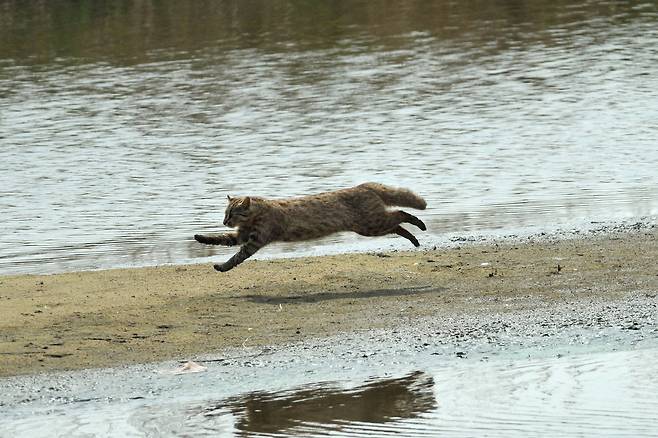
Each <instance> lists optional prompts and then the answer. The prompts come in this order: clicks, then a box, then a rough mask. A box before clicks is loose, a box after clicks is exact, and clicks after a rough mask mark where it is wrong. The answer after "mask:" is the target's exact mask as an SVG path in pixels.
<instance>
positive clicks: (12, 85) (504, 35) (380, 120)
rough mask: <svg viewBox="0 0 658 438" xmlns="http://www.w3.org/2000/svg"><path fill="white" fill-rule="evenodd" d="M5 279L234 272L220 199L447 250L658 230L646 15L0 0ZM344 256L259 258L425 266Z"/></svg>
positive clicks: (652, 8)
mask: <svg viewBox="0 0 658 438" xmlns="http://www.w3.org/2000/svg"><path fill="white" fill-rule="evenodd" d="M0 40H2V41H3V44H2V45H0V211H1V212H2V220H1V224H0V226H1V227H2V239H0V274H8V273H22V272H28V273H42V272H56V271H62V270H75V269H93V268H99V267H101V268H104V267H113V266H132V265H145V264H160V263H183V262H194V261H202V260H203V261H206V260H208V258H207V257H209V256H211V255H215V259H222V258H225V257H226V256H227V255H228V254H229V251H228V250H221V249H220V250H215V249H212V250H211V249H208V248H206V247H202V246H200V245H197V244H196V243H195V242H193V241H192V240H191V236H192V235H193V234H194V233H196V232H203V231H216V230H218V229H220V228H221V227H220V226H219V225H220V224H221V218H222V211H223V208H224V204H225V195H226V194H234V195H239V194H257V195H261V196H269V197H283V196H292V195H302V194H309V193H314V192H318V191H324V190H328V189H335V188H342V187H347V186H351V185H353V184H356V183H360V182H363V181H367V180H374V181H380V182H383V183H387V184H393V185H399V186H406V187H409V188H412V189H414V190H415V191H417V192H418V193H420V194H422V195H423V196H424V197H425V198H426V199H427V201H428V204H429V208H428V210H427V211H426V212H423V213H422V214H421V215H420V216H422V218H423V219H424V220H425V222H426V223H427V224H428V226H429V233H420V232H419V233H418V234H419V238H420V240H421V242H422V243H424V244H426V245H427V244H432V243H433V242H436V241H440V240H441V238H442V237H444V236H445V235H446V234H449V233H468V232H481V231H483V230H485V231H486V230H501V229H502V230H515V229H518V228H520V227H539V228H543V229H555V228H556V227H560V226H563V225H565V224H571V223H574V222H580V221H593V220H596V221H598V220H617V219H626V218H636V217H641V216H647V215H655V214H657V213H658V201H657V200H658V189H656V187H658V173H656V171H655V169H656V166H657V165H658V143H657V141H656V138H658V124H656V122H655V121H656V120H658V91H657V90H658V75H656V74H655V73H656V60H657V59H658V5H657V4H656V3H655V2H642V1H631V2H617V1H601V2H581V1H578V2H572V1H563V0H558V1H553V2H530V3H528V2H521V3H519V2H488V1H476V2H467V3H464V2H457V1H436V2H415V1H408V0H403V1H397V2H362V1H334V2H329V3H322V2H321V3H316V2H310V3H304V2H302V3H299V2H287V1H279V0H275V1H256V0H249V1H244V0H240V1H226V2H195V1H177V2H171V3H162V2H156V1H142V2H134V3H133V2H118V3H117V2H112V3H99V2H94V1H91V0H86V1H79V2H75V3H61V2H38V1H24V2H15V1H6V0H5V1H0ZM365 242H367V243H364V240H363V239H355V238H354V237H353V236H352V235H339V236H334V237H331V238H329V239H326V240H324V241H322V242H313V243H309V244H305V245H294V246H290V245H288V246H284V245H279V246H274V247H272V248H270V249H267V250H265V251H264V253H263V254H264V255H265V256H267V255H277V254H281V253H288V254H301V253H304V252H306V253H309V252H310V253H318V254H321V253H323V252H324V251H326V248H334V250H336V251H350V250H354V249H357V248H360V247H363V246H362V245H365V247H368V248H370V247H372V248H375V247H377V248H388V247H391V246H394V247H396V248H407V247H409V248H411V246H409V245H408V242H406V241H402V239H399V238H397V237H395V238H379V239H373V240H369V241H365Z"/></svg>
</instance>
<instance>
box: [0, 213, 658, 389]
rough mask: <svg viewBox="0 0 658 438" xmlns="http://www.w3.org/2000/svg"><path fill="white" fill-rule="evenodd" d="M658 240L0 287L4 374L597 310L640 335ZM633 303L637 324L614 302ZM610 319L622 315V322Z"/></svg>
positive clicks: (650, 310) (125, 274)
mask: <svg viewBox="0 0 658 438" xmlns="http://www.w3.org/2000/svg"><path fill="white" fill-rule="evenodd" d="M583 234H584V233H583ZM657 236H658V229H656V228H655V226H654V225H643V226H637V227H628V228H625V229H623V230H621V231H620V230H605V231H604V232H600V233H590V234H588V235H587V236H582V237H574V236H569V238H564V236H562V237H555V236H554V237H546V236H543V237H542V236H536V237H531V238H528V239H524V240H523V242H513V241H502V242H493V241H490V242H484V243H469V242H464V244H463V245H462V246H460V247H457V248H451V249H437V250H432V251H414V252H395V253H385V254H348V255H339V256H325V257H312V258H299V259H280V260H269V261H247V262H245V263H244V264H243V265H241V266H240V267H238V268H236V269H234V270H232V271H230V272H228V273H223V274H221V273H216V272H215V271H214V270H213V269H212V265H211V264H204V265H187V266H163V267H153V268H139V269H117V270H108V271H95V272H76V273H65V274H57V275H44V276H34V275H21V276H4V277H0V316H1V318H0V365H1V366H0V376H9V375H18V374H31V373H36V372H41V371H53V370H68V369H80V368H90V367H101V366H111V365H119V364H131V363H142V362H151V361H160V360H166V359H188V358H190V357H193V356H194V355H198V354H201V353H211V352H219V351H221V350H222V349H224V348H227V347H239V346H257V345H274V344H281V343H287V342H295V341H300V340H304V339H313V338H319V337H325V336H328V335H333V334H337V333H342V332H357V331H360V330H365V329H373V328H374V329H376V328H389V327H396V326H399V325H401V324H409V321H414V320H415V319H418V320H421V319H422V318H425V317H433V318H435V317H439V318H440V317H442V316H445V319H446V320H448V319H450V318H452V316H454V315H456V314H459V315H462V317H463V315H472V318H469V319H470V321H469V324H470V325H471V326H472V325H473V324H475V325H477V324H476V323H474V321H475V322H477V318H479V316H478V315H483V314H486V315H488V319H489V320H491V317H492V315H494V319H495V315H498V314H500V315H506V314H510V313H514V312H523V313H524V314H526V315H528V314H529V315H532V314H533V313H532V312H535V311H536V312H537V314H543V315H549V314H551V312H564V309H567V308H572V309H573V308H581V309H584V310H585V311H587V309H588V308H593V307H592V306H594V305H596V306H595V307H596V309H597V312H598V313H597V315H589V316H586V317H585V319H586V320H587V321H589V322H588V324H617V325H618V324H626V325H628V329H629V330H634V329H636V328H639V327H641V326H642V324H644V323H646V322H647V321H648V322H649V323H651V324H656V323H657V322H658V321H656V318H658V311H657V309H656V303H658V300H657V299H656V294H657V293H658V264H657V263H656V260H658V240H657ZM637 297H642V299H643V300H644V301H642V304H641V306H640V307H639V308H640V309H643V310H642V311H641V312H639V313H638V312H637V311H636V310H634V311H633V312H628V314H623V313H624V312H621V313H622V314H619V310H618V309H620V308H622V309H623V308H624V307H623V306H621V307H620V306H607V305H606V304H605V303H623V302H624V301H625V300H636V301H637ZM629 308H630V307H629ZM606 309H617V310H614V311H615V312H617V313H616V314H615V315H614V318H611V317H608V316H610V315H607V316H606V314H605V313H606ZM633 309H636V307H633ZM608 311H609V312H612V311H613V310H608ZM581 313H582V312H581ZM567 323H568V321H567ZM456 329H458V327H457V328H456V327H453V326H451V324H445V325H444V326H443V328H440V329H437V330H444V331H446V333H444V334H443V335H447V336H450V335H451V333H453V331H454V330H456Z"/></svg>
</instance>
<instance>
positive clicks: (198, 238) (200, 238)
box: [194, 234, 209, 243]
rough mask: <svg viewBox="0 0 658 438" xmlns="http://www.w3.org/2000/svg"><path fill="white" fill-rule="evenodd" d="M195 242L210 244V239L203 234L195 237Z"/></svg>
mask: <svg viewBox="0 0 658 438" xmlns="http://www.w3.org/2000/svg"><path fill="white" fill-rule="evenodd" d="M194 240H196V241H197V242H199V243H209V241H208V238H207V237H206V236H203V235H201V234H195V235H194Z"/></svg>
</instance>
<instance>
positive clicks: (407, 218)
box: [398, 210, 427, 231]
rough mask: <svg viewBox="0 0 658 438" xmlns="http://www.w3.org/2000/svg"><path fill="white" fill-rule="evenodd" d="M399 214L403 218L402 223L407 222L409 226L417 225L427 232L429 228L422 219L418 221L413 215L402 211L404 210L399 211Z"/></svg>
mask: <svg viewBox="0 0 658 438" xmlns="http://www.w3.org/2000/svg"><path fill="white" fill-rule="evenodd" d="M398 213H399V214H400V216H401V217H402V222H406V223H408V224H411V225H415V226H417V227H418V228H420V229H421V230H423V231H425V230H427V227H426V226H425V223H424V222H423V221H421V220H420V219H418V218H417V217H416V216H414V215H413V214H409V213H407V212H406V211H402V210H399V212H398Z"/></svg>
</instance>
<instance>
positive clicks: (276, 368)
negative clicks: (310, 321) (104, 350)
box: [0, 325, 658, 438]
mask: <svg viewBox="0 0 658 438" xmlns="http://www.w3.org/2000/svg"><path fill="white" fill-rule="evenodd" d="M642 330H643V331H644V330H646V333H645V335H646V338H645V339H644V340H640V339H639V338H640V337H638V336H637V334H638V333H639V332H638V331H631V332H629V331H626V332H624V330H619V329H606V330H598V331H582V330H580V331H578V330H570V329H562V330H561V331H560V333H559V334H557V335H556V336H554V337H551V338H539V339H538V340H534V341H530V342H527V340H526V342H524V343H523V346H519V344H518V343H517V342H518V339H517V340H515V341H514V342H513V344H516V348H509V347H510V346H509V345H508V346H504V347H503V348H497V347H495V346H492V345H491V344H483V345H480V346H479V347H477V348H475V349H473V348H469V349H462V348H463V347H464V346H460V347H458V348H459V349H458V350H454V347H452V346H448V347H445V348H439V347H437V346H436V345H433V346H431V347H421V348H420V349H419V348H418V347H419V346H420V343H419V342H418V341H415V343H414V340H413V339H414V338H417V336H412V337H411V338H409V339H407V341H409V342H405V343H400V342H394V343H390V342H387V341H386V340H385V339H383V340H382V339H380V341H381V342H379V343H377V344H369V343H367V342H364V338H366V339H367V338H369V336H368V334H365V336H364V337H360V338H354V339H349V338H346V337H340V338H338V339H330V340H328V341H327V342H322V341H320V342H318V341H313V342H309V343H306V344H304V345H299V346H295V345H289V346H285V347H284V348H279V349H278V350H276V351H269V352H266V351H262V352H260V353H257V352H255V351H253V349H245V350H244V351H235V352H232V353H231V352H227V353H224V354H222V355H221V356H219V358H214V359H209V360H206V361H204V362H203V363H204V364H205V365H206V366H207V367H208V369H207V371H206V372H202V373H198V374H189V375H171V374H170V373H169V372H168V371H169V370H171V369H174V367H175V366H176V365H177V364H175V363H167V364H148V365H141V366H134V367H128V368H123V369H121V368H119V369H106V370H85V371H78V372H72V373H62V374H53V375H41V376H25V377H16V378H10V379H3V381H0V384H2V385H3V387H4V388H5V389H4V390H3V392H2V393H0V408H1V409H0V419H1V420H2V427H1V428H0V437H3V438H4V437H7V438H9V437H14V436H30V437H35V438H36V437H54V436H56V437H60V436H61V437H89V436H104V437H133V436H135V437H161V436H167V437H169V436H171V437H181V436H199V437H206V436H207V437H288V436H299V437H320V436H340V437H385V436H400V437H424V436H426V437H437V436H442V437H443V436H445V437H473V436H488V437H501V438H502V437H519V438H520V437H523V438H525V437H545V436H578V437H601V436H606V437H608V436H610V437H612V436H614V437H633V438H644V437H647V438H648V437H655V436H656V430H658V417H657V416H656V412H657V410H658V397H656V393H657V392H658V378H657V377H656V376H657V375H658V374H657V373H658V369H657V368H656V363H657V362H656V357H657V355H658V348H657V343H656V337H655V333H656V331H655V325H654V326H653V328H651V327H645V328H643V329H642ZM652 330H653V333H654V334H653V335H651V332H652ZM511 336H513V334H511ZM584 340H585V341H584ZM583 341H584V342H583ZM629 341H630V343H629ZM430 342H431V341H430ZM533 344H534V345H533ZM425 345H427V344H425ZM477 350H480V351H479V352H478V351H477ZM368 352H369V353H368ZM460 352H466V353H462V354H460ZM328 358H331V360H328Z"/></svg>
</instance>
